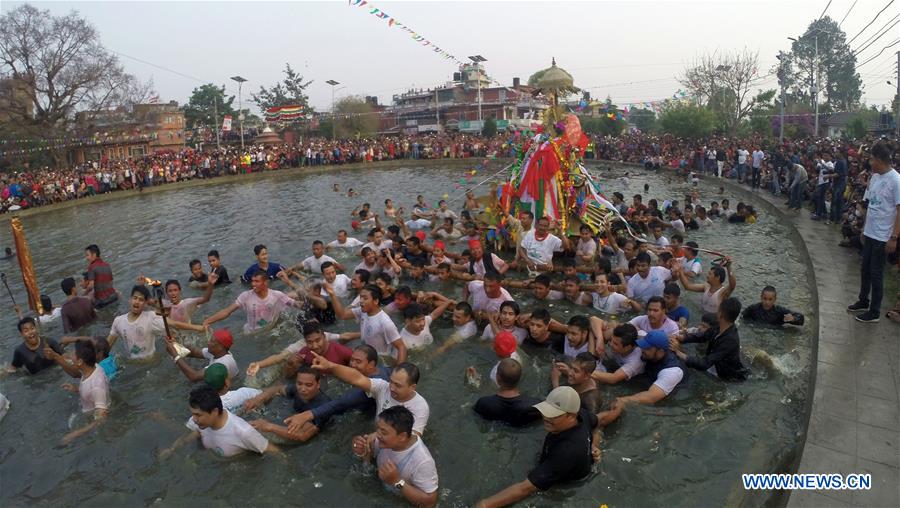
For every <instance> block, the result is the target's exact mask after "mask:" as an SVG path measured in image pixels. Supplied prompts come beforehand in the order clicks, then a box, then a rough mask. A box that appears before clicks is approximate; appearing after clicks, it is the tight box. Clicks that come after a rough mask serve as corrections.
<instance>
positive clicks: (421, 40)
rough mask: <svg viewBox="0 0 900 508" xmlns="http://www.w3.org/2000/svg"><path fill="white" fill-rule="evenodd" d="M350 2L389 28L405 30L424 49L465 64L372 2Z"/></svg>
mask: <svg viewBox="0 0 900 508" xmlns="http://www.w3.org/2000/svg"><path fill="white" fill-rule="evenodd" d="M348 2H349V5H350V7H360V8H365V9H367V10H368V11H369V14H371V15H372V16H375V17H376V18H378V19H382V20H386V21H387V25H388V28H392V27H396V28H399V29H401V30H403V31H404V32H407V33H409V35H410V37H411V38H412V40H413V41H415V42H416V43H418V44H420V45H422V46H423V47H430V49H431V50H432V51H434V52H435V53H437V54H438V55H440V56H442V57H444V59H445V60H453V61H454V62H456V63H457V64H459V65H464V64H465V62H463V61H461V60H460V59H458V58H456V57H455V56H454V55H453V54H452V53H450V52H449V51H447V50H445V49H443V48H441V47H439V46H438V45H436V44H434V43H433V42H431V41H430V40H428V39H427V38H426V37H425V36H424V35H422V34H421V33H419V32H417V31H416V30H413V29H412V27H410V26H408V25H405V24H403V23H401V22H400V21H398V20H397V18H395V17H393V16H391V15H390V14H388V13H386V12H384V11H383V10H381V9H379V8H378V7H375V6H374V5H373V4H372V3H371V2H368V1H367V0H348Z"/></svg>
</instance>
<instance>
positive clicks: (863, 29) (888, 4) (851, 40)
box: [847, 0, 894, 45]
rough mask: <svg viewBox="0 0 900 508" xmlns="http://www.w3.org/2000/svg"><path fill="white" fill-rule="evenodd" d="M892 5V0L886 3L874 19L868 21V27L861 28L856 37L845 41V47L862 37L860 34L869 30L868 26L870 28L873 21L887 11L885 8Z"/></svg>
mask: <svg viewBox="0 0 900 508" xmlns="http://www.w3.org/2000/svg"><path fill="white" fill-rule="evenodd" d="M892 3H894V0H890V2H888V3H887V5H885V6H884V7H883V8H882V9H881V10H880V11H878V14H876V15H875V17H874V18H872V21H869V24H868V25H866V26H864V27H862V30H860V31H859V33H857V34H856V35H854V36H853V38H852V39H850V40H849V41H847V45H850V43H851V42H853V41H855V40H856V38H857V37H859V36H860V35H862V33H863V32H865V31H866V28H869V27H870V26H872V23H874V22H875V20H877V19H878V16H881V13H882V12H884V11H885V10H887V8H888V7H890V6H891V4H892Z"/></svg>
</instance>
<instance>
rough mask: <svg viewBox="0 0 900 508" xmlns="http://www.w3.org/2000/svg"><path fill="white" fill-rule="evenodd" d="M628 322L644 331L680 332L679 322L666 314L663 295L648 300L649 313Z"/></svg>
mask: <svg viewBox="0 0 900 508" xmlns="http://www.w3.org/2000/svg"><path fill="white" fill-rule="evenodd" d="M628 323H629V324H631V325H633V326H634V327H635V328H637V329H638V330H639V331H641V332H644V333H650V332H654V331H662V332H664V333H665V334H666V335H675V334H676V333H678V323H676V322H675V321H672V320H671V319H669V317H668V316H666V302H665V300H663V298H662V297H661V296H654V297H652V298H650V299H649V300H647V314H645V315H643V316H638V317H636V318H634V319H632V320H631V321H629V322H628Z"/></svg>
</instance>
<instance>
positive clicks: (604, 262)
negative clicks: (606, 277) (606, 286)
mask: <svg viewBox="0 0 900 508" xmlns="http://www.w3.org/2000/svg"><path fill="white" fill-rule="evenodd" d="M597 271H598V272H600V273H609V272H611V271H612V260H610V259H609V258H608V257H605V256H600V257H599V258H597Z"/></svg>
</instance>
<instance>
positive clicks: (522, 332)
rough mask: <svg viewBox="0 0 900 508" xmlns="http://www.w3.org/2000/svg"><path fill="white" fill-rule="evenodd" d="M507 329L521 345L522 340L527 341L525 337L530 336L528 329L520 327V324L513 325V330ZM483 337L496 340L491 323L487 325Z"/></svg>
mask: <svg viewBox="0 0 900 508" xmlns="http://www.w3.org/2000/svg"><path fill="white" fill-rule="evenodd" d="M506 331H507V332H510V333H512V334H513V337H515V338H516V344H518V345H520V346H521V345H522V342H524V341H525V337H528V330H526V329H524V328H519V327H518V326H513V327H512V329H511V330H506ZM481 338H482V339H483V340H494V328H493V327H492V326H491V325H487V326H485V327H484V332H483V333H482V334H481Z"/></svg>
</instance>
